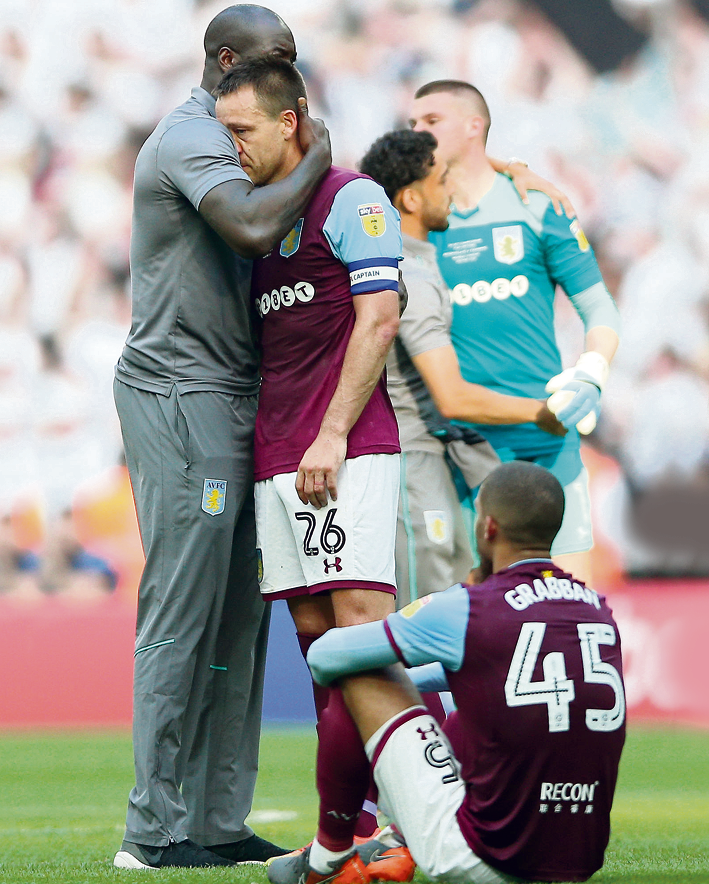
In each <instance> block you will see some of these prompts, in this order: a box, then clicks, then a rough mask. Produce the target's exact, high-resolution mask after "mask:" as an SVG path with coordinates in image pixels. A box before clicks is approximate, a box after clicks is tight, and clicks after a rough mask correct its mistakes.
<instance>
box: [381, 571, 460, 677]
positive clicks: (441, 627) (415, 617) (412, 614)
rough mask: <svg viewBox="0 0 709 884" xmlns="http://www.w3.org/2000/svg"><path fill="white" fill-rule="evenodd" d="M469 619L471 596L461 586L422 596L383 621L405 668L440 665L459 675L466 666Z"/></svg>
mask: <svg viewBox="0 0 709 884" xmlns="http://www.w3.org/2000/svg"><path fill="white" fill-rule="evenodd" d="M469 616H470V599H469V597H468V592H467V590H466V589H464V588H463V587H462V586H460V584H458V585H457V586H451V588H450V589H447V590H445V592H434V593H432V594H431V595H426V596H423V597H422V598H420V599H417V600H416V601H415V602H412V603H411V604H410V605H407V606H406V607H405V608H402V609H401V610H400V611H397V612H396V614H390V615H389V616H388V617H387V619H386V620H385V621H384V622H385V626H386V630H387V632H388V634H389V639H390V641H391V642H392V643H393V645H394V649H395V650H396V651H397V653H398V656H399V659H400V660H401V661H402V663H404V664H405V665H406V666H420V665H421V664H422V663H433V662H435V661H439V662H440V663H442V664H443V666H444V667H445V668H446V669H449V670H450V671H451V672H457V671H458V670H459V669H460V667H461V666H462V665H463V656H464V654H465V636H466V633H467V630H468V618H469Z"/></svg>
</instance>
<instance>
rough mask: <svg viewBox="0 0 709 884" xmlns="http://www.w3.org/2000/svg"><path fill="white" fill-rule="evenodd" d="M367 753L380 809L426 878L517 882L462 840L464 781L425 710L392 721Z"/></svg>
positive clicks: (493, 883) (492, 883)
mask: <svg viewBox="0 0 709 884" xmlns="http://www.w3.org/2000/svg"><path fill="white" fill-rule="evenodd" d="M419 712H420V713H421V714H420V715H419V714H417V713H419ZM412 715H413V716H415V717H412ZM365 750H366V752H367V758H369V760H370V762H372V764H373V766H374V781H375V782H376V784H377V786H378V787H379V807H380V808H381V810H382V812H383V813H384V814H385V815H386V816H388V817H389V818H390V819H391V820H393V821H394V822H395V823H396V825H397V828H398V829H399V831H400V832H401V833H402V835H403V836H404V838H405V839H406V844H407V846H408V848H409V850H410V851H411V855H412V856H413V858H414V860H415V861H416V863H417V865H418V866H420V868H421V871H422V872H423V873H424V874H425V875H427V876H428V877H429V878H434V879H436V878H441V879H443V880H445V881H450V882H453V884H458V882H461V884H462V882H464V884H506V882H510V881H518V880H519V879H518V878H512V877H510V876H509V875H505V874H504V873H503V872H498V871H497V870H496V869H494V868H492V866H489V865H488V864H487V863H486V862H483V860H481V859H480V857H479V856H476V854H475V853H473V850H472V848H471V847H470V845H469V844H468V842H467V841H466V840H465V838H464V837H463V835H462V833H461V831H460V826H459V825H458V819H457V816H456V813H457V811H458V808H459V807H460V805H461V804H462V803H463V799H464V798H465V781H464V780H463V777H462V776H461V773H460V765H459V764H458V760H457V759H456V757H455V756H454V755H453V750H452V749H451V746H450V743H449V742H448V739H447V737H446V736H445V734H444V733H443V732H442V731H441V729H440V727H439V726H438V725H437V724H436V721H435V719H434V718H432V716H430V715H429V714H428V713H427V711H426V710H425V709H423V708H422V707H414V708H412V709H407V710H406V711H404V712H402V713H401V714H400V715H396V716H394V718H392V719H390V720H389V721H387V722H386V723H385V724H383V725H382V726H381V727H380V728H379V730H378V731H377V732H376V733H375V734H374V735H373V736H372V737H371V738H370V739H369V740H368V741H367V745H366V746H365Z"/></svg>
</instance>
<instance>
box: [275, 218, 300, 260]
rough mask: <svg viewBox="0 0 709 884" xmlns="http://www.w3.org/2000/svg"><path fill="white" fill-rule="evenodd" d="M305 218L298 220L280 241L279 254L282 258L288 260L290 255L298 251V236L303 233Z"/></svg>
mask: <svg viewBox="0 0 709 884" xmlns="http://www.w3.org/2000/svg"><path fill="white" fill-rule="evenodd" d="M304 221H305V218H298V221H297V223H296V225H295V227H294V228H293V230H291V232H290V233H289V234H288V236H287V237H286V238H285V239H284V240H281V248H280V254H281V256H282V257H283V258H290V256H291V255H295V253H296V252H297V251H298V247H299V246H300V235H301V234H302V232H303V222H304Z"/></svg>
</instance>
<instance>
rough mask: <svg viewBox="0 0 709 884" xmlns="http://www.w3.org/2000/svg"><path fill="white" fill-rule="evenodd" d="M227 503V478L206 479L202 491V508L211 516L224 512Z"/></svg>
mask: <svg viewBox="0 0 709 884" xmlns="http://www.w3.org/2000/svg"><path fill="white" fill-rule="evenodd" d="M225 505H226V479H205V480H204V489H203V491H202V509H203V510H204V512H205V513H207V514H208V515H210V516H218V515H219V514H220V513H223V512H224V507H225Z"/></svg>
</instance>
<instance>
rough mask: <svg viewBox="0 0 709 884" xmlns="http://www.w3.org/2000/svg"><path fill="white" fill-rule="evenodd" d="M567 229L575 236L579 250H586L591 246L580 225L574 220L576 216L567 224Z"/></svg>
mask: <svg viewBox="0 0 709 884" xmlns="http://www.w3.org/2000/svg"><path fill="white" fill-rule="evenodd" d="M569 230H570V231H571V232H572V233H573V235H574V236H575V237H576V242H577V243H578V244H579V248H580V249H581V251H582V252H587V251H588V250H589V249H590V248H591V246H590V244H589V242H588V240H587V239H586V234H585V233H584V232H583V230H582V229H581V225H580V224H579V222H578V221H577V220H576V218H574V220H573V221H572V222H571V224H569Z"/></svg>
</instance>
